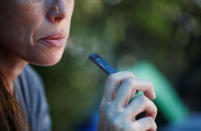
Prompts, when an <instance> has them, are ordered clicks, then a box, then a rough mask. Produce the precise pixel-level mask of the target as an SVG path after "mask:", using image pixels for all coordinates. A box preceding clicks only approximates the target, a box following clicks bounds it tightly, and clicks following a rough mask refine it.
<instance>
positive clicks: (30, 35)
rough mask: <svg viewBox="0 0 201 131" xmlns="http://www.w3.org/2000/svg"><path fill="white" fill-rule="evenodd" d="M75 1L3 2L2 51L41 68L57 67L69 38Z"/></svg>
mask: <svg viewBox="0 0 201 131" xmlns="http://www.w3.org/2000/svg"><path fill="white" fill-rule="evenodd" d="M73 7H74V0H1V1H0V17H1V18H0V51H1V49H3V50H4V51H6V52H7V53H9V54H11V55H13V56H17V57H19V58H22V59H24V60H26V61H28V62H29V63H32V64H37V65H53V64H55V63H57V62H58V61H59V60H60V58H61V56H62V54H63V51H64V48H65V45H66V41H67V38H68V35H69V29H70V21H71V16H72V12H73Z"/></svg>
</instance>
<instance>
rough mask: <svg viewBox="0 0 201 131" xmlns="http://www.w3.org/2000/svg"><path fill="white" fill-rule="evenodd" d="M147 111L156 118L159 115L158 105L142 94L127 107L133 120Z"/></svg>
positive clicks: (127, 112)
mask: <svg viewBox="0 0 201 131" xmlns="http://www.w3.org/2000/svg"><path fill="white" fill-rule="evenodd" d="M144 111H145V112H146V116H150V117H152V118H153V119H154V120H155V118H156V115H157V107H156V106H155V104H154V103H153V102H152V101H151V100H149V99H148V98H147V97H146V96H144V95H141V96H138V97H136V98H135V99H134V100H133V101H132V102H131V103H130V104H129V105H128V106H127V107H126V108H125V112H126V114H127V115H128V116H130V117H131V119H132V120H134V119H135V117H136V116H137V115H138V114H140V113H142V112H144Z"/></svg>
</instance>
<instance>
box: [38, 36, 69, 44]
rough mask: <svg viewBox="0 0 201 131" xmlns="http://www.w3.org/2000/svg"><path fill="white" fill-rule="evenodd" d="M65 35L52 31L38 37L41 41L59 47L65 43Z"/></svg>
mask: <svg viewBox="0 0 201 131" xmlns="http://www.w3.org/2000/svg"><path fill="white" fill-rule="evenodd" d="M66 39H67V35H66V34H65V33H54V34H51V35H47V36H45V37H43V38H41V39H40V41H42V43H44V44H47V45H49V46H53V47H61V46H65V44H66Z"/></svg>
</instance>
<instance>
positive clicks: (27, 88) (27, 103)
mask: <svg viewBox="0 0 201 131" xmlns="http://www.w3.org/2000/svg"><path fill="white" fill-rule="evenodd" d="M14 87H15V95H16V99H17V101H18V102H19V103H20V105H21V106H22V107H23V109H24V112H25V114H26V118H27V120H28V122H29V126H30V127H31V129H32V131H50V130H51V121H50V117H49V111H48V104H47V101H46V97H45V94H44V90H43V85H42V82H41V79H40V78H39V76H38V75H37V73H36V72H35V71H34V70H33V69H32V68H31V67H30V66H29V65H28V66H26V67H25V68H24V69H23V71H22V73H21V74H20V76H19V77H17V79H16V80H15V81H14Z"/></svg>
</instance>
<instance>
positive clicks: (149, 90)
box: [129, 79, 156, 99]
mask: <svg viewBox="0 0 201 131" xmlns="http://www.w3.org/2000/svg"><path fill="white" fill-rule="evenodd" d="M129 83H130V85H132V88H134V89H135V90H139V91H142V92H144V94H145V96H147V97H148V98H149V99H155V97H156V94H155V92H154V88H153V85H152V83H151V82H149V81H147V80H143V79H130V80H129Z"/></svg>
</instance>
